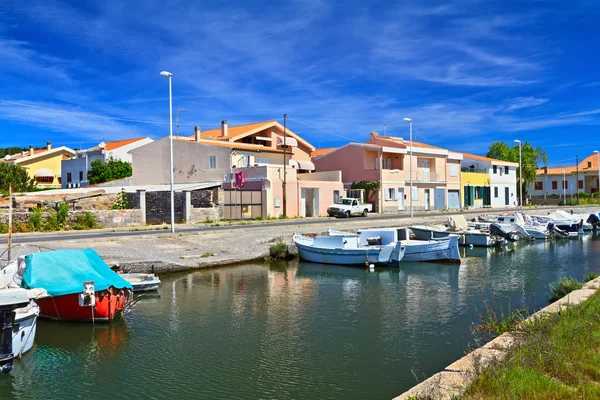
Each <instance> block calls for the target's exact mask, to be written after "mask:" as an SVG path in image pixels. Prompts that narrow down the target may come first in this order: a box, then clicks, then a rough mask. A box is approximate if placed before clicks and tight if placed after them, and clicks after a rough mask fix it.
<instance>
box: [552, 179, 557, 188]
mask: <svg viewBox="0 0 600 400" xmlns="http://www.w3.org/2000/svg"><path fill="white" fill-rule="evenodd" d="M556 189H558V182H557V181H552V190H556Z"/></svg>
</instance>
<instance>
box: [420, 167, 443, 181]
mask: <svg viewBox="0 0 600 400" xmlns="http://www.w3.org/2000/svg"><path fill="white" fill-rule="evenodd" d="M415 181H417V182H442V181H443V179H442V176H441V175H440V174H439V173H437V172H435V171H427V170H423V169H418V170H417V173H416V175H415Z"/></svg>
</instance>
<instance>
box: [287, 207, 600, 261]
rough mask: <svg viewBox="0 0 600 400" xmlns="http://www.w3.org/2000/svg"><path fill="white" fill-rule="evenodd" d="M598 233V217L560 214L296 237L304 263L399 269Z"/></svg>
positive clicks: (457, 219) (452, 219)
mask: <svg viewBox="0 0 600 400" xmlns="http://www.w3.org/2000/svg"><path fill="white" fill-rule="evenodd" d="M599 227H600V213H598V212H596V213H591V214H587V215H578V214H573V213H571V214H570V213H567V212H564V211H556V212H554V213H550V214H548V215H546V216H535V215H527V214H523V213H520V212H517V213H514V214H510V215H501V216H495V217H490V218H486V217H479V218H477V219H474V220H473V221H469V222H467V220H466V219H465V218H464V217H463V216H461V215H459V216H452V217H449V218H448V223H447V224H446V225H443V226H442V225H440V226H426V225H416V226H411V227H409V228H405V227H397V228H371V229H359V230H357V231H355V232H342V231H336V230H332V229H329V230H328V232H327V235H318V236H307V235H301V234H294V236H293V241H294V244H295V245H296V247H297V249H298V254H299V256H300V258H302V259H304V260H306V261H311V262H316V263H323V264H337V265H367V266H374V265H384V266H399V265H400V263H401V262H402V261H408V262H415V261H417V262H421V261H431V262H460V252H459V246H470V247H475V246H477V247H493V246H498V245H502V244H505V243H507V242H514V241H517V240H549V239H562V238H565V239H567V238H577V237H579V235H582V234H583V233H584V232H586V231H592V230H594V231H595V230H597V229H598V228H599Z"/></svg>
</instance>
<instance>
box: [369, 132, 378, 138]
mask: <svg viewBox="0 0 600 400" xmlns="http://www.w3.org/2000/svg"><path fill="white" fill-rule="evenodd" d="M377 136H379V133H377V132H371V137H372V138H374V137H377Z"/></svg>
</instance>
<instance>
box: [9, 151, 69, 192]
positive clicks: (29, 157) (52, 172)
mask: <svg viewBox="0 0 600 400" xmlns="http://www.w3.org/2000/svg"><path fill="white" fill-rule="evenodd" d="M75 154H76V153H75V151H74V150H71V149H69V148H68V147H65V146H61V147H57V148H55V149H53V148H52V143H50V142H48V143H47V144H46V148H45V149H41V150H34V149H33V146H30V147H29V151H23V152H21V153H18V154H13V155H7V156H6V157H4V159H3V160H2V161H3V162H7V163H9V164H14V165H18V166H19V167H21V168H23V169H25V171H27V174H28V175H29V177H30V178H34V179H35V180H36V182H37V184H38V186H39V187H60V168H61V161H62V160H63V159H66V158H70V157H73V156H75Z"/></svg>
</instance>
